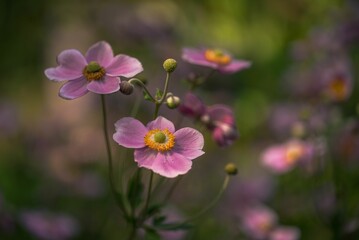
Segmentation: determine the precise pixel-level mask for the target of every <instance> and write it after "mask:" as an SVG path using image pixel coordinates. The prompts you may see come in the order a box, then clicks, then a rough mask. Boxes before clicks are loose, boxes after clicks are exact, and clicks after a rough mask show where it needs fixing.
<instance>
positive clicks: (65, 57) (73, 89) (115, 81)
mask: <svg viewBox="0 0 359 240" xmlns="http://www.w3.org/2000/svg"><path fill="white" fill-rule="evenodd" d="M57 62H58V64H59V66H57V67H55V68H48V69H46V70H45V75H46V77H48V78H49V79H50V80H54V81H67V82H66V83H65V84H64V85H63V86H62V87H61V89H60V92H59V95H60V97H62V98H65V99H75V98H78V97H81V96H83V95H85V94H86V93H88V92H89V91H90V92H94V93H98V94H109V93H113V92H116V91H118V90H119V89H120V86H119V83H120V81H121V80H120V78H119V76H122V77H127V78H130V77H133V76H135V75H136V74H138V73H140V72H142V71H143V68H142V65H141V63H140V62H139V61H138V60H137V59H136V58H133V57H129V56H127V55H123V54H120V55H117V56H115V57H114V56H113V52H112V48H111V46H110V45H109V44H108V43H107V42H104V41H102V42H98V43H96V44H94V45H92V46H91V47H90V48H89V50H88V51H87V53H86V55H85V56H83V55H82V54H81V53H80V52H79V51H78V50H75V49H69V50H64V51H62V52H61V53H60V54H59V56H58V57H57Z"/></svg>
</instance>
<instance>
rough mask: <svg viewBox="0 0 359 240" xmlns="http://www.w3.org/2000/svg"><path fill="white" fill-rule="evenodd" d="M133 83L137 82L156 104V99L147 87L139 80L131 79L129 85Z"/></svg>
mask: <svg viewBox="0 0 359 240" xmlns="http://www.w3.org/2000/svg"><path fill="white" fill-rule="evenodd" d="M132 82H136V83H138V84H139V85H140V86H141V87H142V88H143V90H144V91H145V92H146V94H147V95H148V96H149V97H150V98H151V101H153V102H156V99H155V98H154V97H153V96H152V95H151V93H150V91H148V89H147V87H146V85H145V84H144V83H143V82H142V81H141V80H140V79H138V78H131V79H130V80H128V83H132Z"/></svg>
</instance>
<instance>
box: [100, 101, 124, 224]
mask: <svg viewBox="0 0 359 240" xmlns="http://www.w3.org/2000/svg"><path fill="white" fill-rule="evenodd" d="M101 105H102V117H103V132H104V136H105V143H106V150H107V158H108V171H109V180H110V186H111V191H112V194H113V196H114V198H115V200H116V203H117V205H118V206H119V208H120V209H121V210H122V213H123V215H124V216H125V218H127V216H128V215H127V212H126V209H125V207H124V206H123V203H122V199H120V198H119V197H118V193H117V191H116V186H115V182H114V174H113V163H112V153H111V147H110V141H109V137H108V131H107V113H106V112H107V111H106V100H105V95H103V94H101ZM120 195H121V194H120Z"/></svg>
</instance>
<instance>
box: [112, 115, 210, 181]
mask: <svg viewBox="0 0 359 240" xmlns="http://www.w3.org/2000/svg"><path fill="white" fill-rule="evenodd" d="M115 127H116V132H115V134H114V135H113V139H114V140H115V141H116V142H117V143H118V144H119V145H121V146H123V147H126V148H134V149H135V154H134V155H135V162H137V163H138V166H139V167H145V168H148V169H151V170H152V171H154V172H155V173H157V174H159V175H162V176H164V177H168V178H174V177H177V176H178V175H181V174H185V173H187V172H188V171H189V170H190V169H191V167H192V161H191V160H193V159H195V158H197V157H199V156H201V155H202V154H204V152H203V151H202V148H203V144H204V139H203V135H202V134H201V133H200V132H198V131H197V130H195V129H193V128H188V127H187V128H181V129H179V130H177V131H175V127H174V125H173V123H172V122H171V121H169V120H167V119H166V118H164V117H157V118H156V119H155V120H154V121H151V122H149V123H148V124H147V125H146V126H144V125H143V124H142V123H141V122H140V121H138V120H136V119H134V118H131V117H125V118H122V119H120V120H118V121H117V122H116V123H115Z"/></svg>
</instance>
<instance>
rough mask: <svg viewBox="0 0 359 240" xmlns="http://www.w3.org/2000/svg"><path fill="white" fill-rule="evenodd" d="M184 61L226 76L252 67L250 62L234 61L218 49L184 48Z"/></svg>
mask: <svg viewBox="0 0 359 240" xmlns="http://www.w3.org/2000/svg"><path fill="white" fill-rule="evenodd" d="M182 59H183V60H185V61H187V62H189V63H192V64H196V65H201V66H205V67H210V68H213V69H215V70H218V71H219V72H221V73H226V74H230V73H235V72H238V71H240V70H242V69H245V68H249V67H250V66H251V63H250V62H248V61H245V60H237V59H233V58H232V56H231V55H229V54H228V53H225V52H223V51H221V50H218V49H194V48H184V49H183V53H182Z"/></svg>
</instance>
